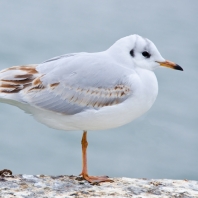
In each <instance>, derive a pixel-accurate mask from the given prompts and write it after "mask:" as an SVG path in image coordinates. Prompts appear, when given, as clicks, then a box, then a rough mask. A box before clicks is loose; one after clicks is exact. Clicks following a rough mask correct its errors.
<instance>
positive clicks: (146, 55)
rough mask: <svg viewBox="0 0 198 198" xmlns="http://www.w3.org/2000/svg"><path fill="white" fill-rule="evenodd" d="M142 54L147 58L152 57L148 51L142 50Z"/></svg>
mask: <svg viewBox="0 0 198 198" xmlns="http://www.w3.org/2000/svg"><path fill="white" fill-rule="evenodd" d="M142 56H144V57H146V58H150V56H151V55H150V54H149V53H148V52H147V51H144V52H142Z"/></svg>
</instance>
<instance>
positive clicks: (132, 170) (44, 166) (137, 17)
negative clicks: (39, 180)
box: [0, 0, 198, 180]
mask: <svg viewBox="0 0 198 198" xmlns="http://www.w3.org/2000/svg"><path fill="white" fill-rule="evenodd" d="M0 19H1V20H0V69H4V68H6V67H10V66H13V65H24V64H30V63H41V62H43V61H44V60H46V59H49V58H51V57H54V56H57V55H61V54H65V53H71V52H82V51H86V52H96V51H103V50H105V49H107V48H108V47H110V45H112V44H113V43H114V42H115V41H116V40H118V39H119V38H121V37H124V36H128V35H130V34H134V33H135V34H139V35H141V36H143V37H147V38H149V39H150V40H152V41H153V42H154V43H155V45H156V46H157V48H158V50H159V51H160V53H161V54H162V56H163V57H164V58H165V59H168V60H171V61H174V62H176V63H177V64H179V65H181V66H182V67H183V68H184V72H180V71H174V70H171V69H166V68H164V69H158V70H156V72H155V73H156V76H157V78H158V82H159V95H158V97H157V100H156V102H155V103H154V105H153V107H152V108H151V109H150V110H149V111H148V112H147V113H146V114H145V115H144V116H142V117H140V118H138V119H136V120H135V121H133V122H132V123H129V124H127V125H125V126H122V127H120V128H116V129H111V130H105V131H89V132H88V141H89V147H88V166H89V167H88V168H89V173H90V174H91V175H104V174H105V175H109V176H110V177H133V178H134V177H137V178H172V179H194V180H198V105H197V101H198V55H197V52H198V1H197V0H191V1H187V0H183V1H180V0H175V1H172V0H166V1H157V0H150V1H144V0H139V1H135V0H125V1H122V0H100V1H91V0H83V1H77V0H72V1H69V0H64V1H55V0H42V1H24V0H17V1H15V0H9V1H8V0H1V1H0ZM120 116H122V115H120ZM81 135H82V131H76V132H75V131H68V132H65V131H59V130H54V129H50V128H48V127H46V126H44V125H42V124H40V123H38V122H37V121H35V120H34V119H33V118H32V116H30V115H27V114H25V113H24V112H23V111H22V110H20V109H18V108H17V107H14V106H10V105H7V104H2V103H0V169H4V168H7V169H11V170H12V171H13V172H14V174H18V173H26V174H49V175H59V174H67V175H71V174H74V175H78V174H79V173H80V172H81V144H80V141H81Z"/></svg>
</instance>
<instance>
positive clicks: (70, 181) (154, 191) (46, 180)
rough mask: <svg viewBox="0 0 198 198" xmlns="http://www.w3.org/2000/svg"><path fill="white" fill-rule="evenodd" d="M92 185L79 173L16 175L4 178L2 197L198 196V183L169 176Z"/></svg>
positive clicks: (1, 190) (0, 190) (1, 188)
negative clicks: (67, 174) (79, 175)
mask: <svg viewBox="0 0 198 198" xmlns="http://www.w3.org/2000/svg"><path fill="white" fill-rule="evenodd" d="M112 179H113V180H114V182H113V183H101V184H98V185H91V184H90V183H88V182H87V181H84V180H82V179H81V178H79V177H76V176H66V175H60V176H47V175H14V176H12V177H0V197H2V198H16V197H17V198H54V197H58V198H69V197H72V198H78V197H79V198H81V197H94V198H95V197H108V198H111V197H116V198H124V197H133V198H144V197H151V198H161V197H163V198H192V197H193V198H198V182H197V181H188V180H168V179H158V180H154V179H131V178H112Z"/></svg>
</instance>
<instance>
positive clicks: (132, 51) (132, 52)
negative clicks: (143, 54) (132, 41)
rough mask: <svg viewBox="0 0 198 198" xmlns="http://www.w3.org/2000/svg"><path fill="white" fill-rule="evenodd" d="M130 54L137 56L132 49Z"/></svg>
mask: <svg viewBox="0 0 198 198" xmlns="http://www.w3.org/2000/svg"><path fill="white" fill-rule="evenodd" d="M130 54H131V56H133V57H134V56H135V54H134V50H133V49H132V50H131V51H130Z"/></svg>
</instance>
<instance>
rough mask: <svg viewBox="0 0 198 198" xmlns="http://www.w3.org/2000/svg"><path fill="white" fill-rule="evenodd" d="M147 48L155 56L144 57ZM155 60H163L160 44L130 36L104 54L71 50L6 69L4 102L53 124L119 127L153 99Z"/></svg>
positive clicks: (0, 75) (1, 79)
mask: <svg viewBox="0 0 198 198" xmlns="http://www.w3.org/2000/svg"><path fill="white" fill-rule="evenodd" d="M131 50H133V56H132V55H131V54H130V51H131ZM143 51H147V52H149V53H150V54H151V57H150V58H145V57H144V56H142V52H143ZM156 61H164V59H163V58H162V56H161V55H160V53H159V52H158V50H157V48H156V47H155V45H154V44H153V43H152V42H151V41H150V40H148V39H145V38H142V37H140V36H138V35H131V36H128V37H125V38H122V39H120V40H118V41H117V42H116V43H115V44H114V45H112V46H111V47H110V48H109V49H107V50H106V51H103V52H98V53H76V54H66V55H62V56H60V57H55V58H52V59H50V60H48V61H45V62H43V63H41V64H38V65H27V66H16V67H11V68H8V69H5V70H2V71H1V72H0V101H2V102H7V103H10V104H13V105H16V106H18V107H20V108H22V109H23V110H25V111H26V112H28V113H31V114H32V115H33V116H34V117H35V118H36V119H37V120H38V121H39V122H42V123H44V124H46V125H48V126H50V127H52V128H57V129H62V130H99V129H107V128H113V127H118V126H121V125H123V124H126V123H128V122H130V121H132V120H133V119H135V118H137V117H139V116H140V115H142V114H143V113H145V112H146V111H147V110H148V109H149V108H150V107H151V106H152V104H153V103H154V101H155V99H156V96H157V93H158V84H157V79H156V77H155V74H154V73H153V71H152V70H153V69H155V68H156V67H158V66H159V64H158V63H157V62H156Z"/></svg>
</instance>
